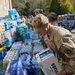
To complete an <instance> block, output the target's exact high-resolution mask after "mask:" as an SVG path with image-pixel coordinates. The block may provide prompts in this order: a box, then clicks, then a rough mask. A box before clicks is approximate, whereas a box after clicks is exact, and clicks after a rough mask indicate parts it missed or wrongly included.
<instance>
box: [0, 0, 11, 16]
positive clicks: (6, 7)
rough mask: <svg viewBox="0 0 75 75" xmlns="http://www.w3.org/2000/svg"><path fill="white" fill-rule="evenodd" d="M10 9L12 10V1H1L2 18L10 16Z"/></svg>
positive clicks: (0, 14) (0, 13)
mask: <svg viewBox="0 0 75 75" xmlns="http://www.w3.org/2000/svg"><path fill="white" fill-rule="evenodd" d="M9 9H12V4H11V0H0V17H4V16H5V15H8V10H9Z"/></svg>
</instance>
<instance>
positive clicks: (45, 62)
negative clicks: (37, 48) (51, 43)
mask: <svg viewBox="0 0 75 75" xmlns="http://www.w3.org/2000/svg"><path fill="white" fill-rule="evenodd" d="M36 59H37V62H38V64H39V66H40V68H41V69H42V71H43V72H44V74H45V75H59V73H60V72H61V68H60V66H59V64H58V60H57V58H55V56H54V55H53V53H52V52H51V51H50V49H49V48H47V49H45V50H43V51H42V52H40V53H38V54H36Z"/></svg>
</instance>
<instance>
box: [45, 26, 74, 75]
mask: <svg viewBox="0 0 75 75" xmlns="http://www.w3.org/2000/svg"><path fill="white" fill-rule="evenodd" d="M61 33H62V34H61ZM44 41H45V43H46V44H47V46H48V47H49V48H50V49H51V50H52V51H53V52H54V54H55V56H56V57H57V58H58V61H59V64H60V65H61V66H62V68H63V69H64V70H65V71H66V72H67V73H68V74H67V75H69V74H70V75H75V73H74V72H75V43H74V38H73V35H72V34H71V33H70V32H69V31H68V30H66V29H64V28H61V27H57V26H51V25H50V37H48V36H47V35H45V36H44ZM73 73H74V74H73Z"/></svg>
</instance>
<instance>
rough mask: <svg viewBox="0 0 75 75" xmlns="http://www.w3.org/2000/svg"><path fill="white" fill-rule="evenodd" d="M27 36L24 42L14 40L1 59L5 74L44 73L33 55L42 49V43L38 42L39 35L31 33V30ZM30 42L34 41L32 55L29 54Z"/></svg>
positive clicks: (32, 74)
mask: <svg viewBox="0 0 75 75" xmlns="http://www.w3.org/2000/svg"><path fill="white" fill-rule="evenodd" d="M28 34H29V33H28ZM30 34H31V33H30ZM28 36H29V37H28ZM28 36H27V37H28V38H27V37H26V38H25V40H24V42H22V41H18V42H14V43H13V44H12V47H11V48H10V50H9V51H8V52H7V54H6V56H5V58H4V60H3V64H4V67H5V68H6V72H5V75H44V73H43V72H42V70H41V69H40V67H39V65H38V63H37V62H36V57H35V55H36V54H37V53H38V52H40V51H42V50H43V49H44V47H43V45H42V43H41V42H39V40H40V38H41V37H40V36H39V35H37V34H35V33H34V34H33V32H32V34H31V35H28ZM32 43H34V47H33V51H34V52H33V53H34V56H33V57H31V56H30V54H29V53H30V51H31V50H32Z"/></svg>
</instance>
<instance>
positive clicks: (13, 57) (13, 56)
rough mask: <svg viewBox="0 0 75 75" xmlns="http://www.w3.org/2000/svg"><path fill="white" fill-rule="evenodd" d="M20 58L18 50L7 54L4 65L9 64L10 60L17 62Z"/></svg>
mask: <svg viewBox="0 0 75 75" xmlns="http://www.w3.org/2000/svg"><path fill="white" fill-rule="evenodd" d="M18 58H19V51H18V50H14V51H12V50H10V51H8V52H7V54H6V56H5V57H4V59H3V63H4V64H8V63H9V61H10V60H17V59H18Z"/></svg>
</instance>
